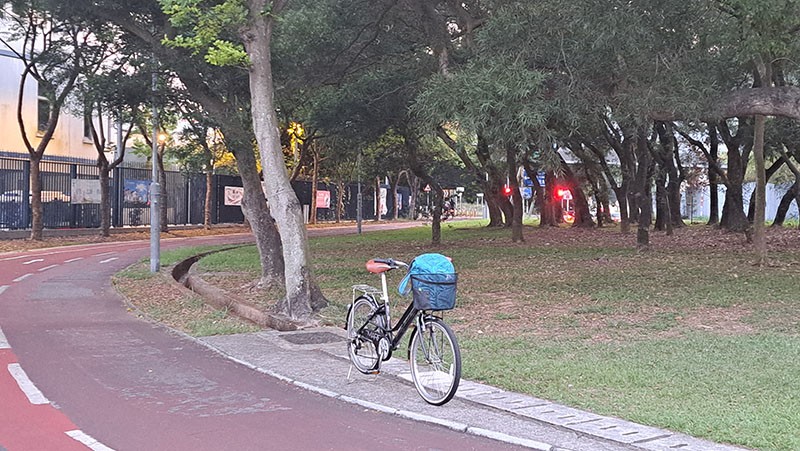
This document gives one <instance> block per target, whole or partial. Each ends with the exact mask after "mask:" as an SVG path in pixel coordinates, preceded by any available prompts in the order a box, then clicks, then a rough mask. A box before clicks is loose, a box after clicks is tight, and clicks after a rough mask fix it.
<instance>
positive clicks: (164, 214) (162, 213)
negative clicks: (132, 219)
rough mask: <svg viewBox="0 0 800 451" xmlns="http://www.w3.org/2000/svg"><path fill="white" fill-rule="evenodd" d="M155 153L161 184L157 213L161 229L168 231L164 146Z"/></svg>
mask: <svg viewBox="0 0 800 451" xmlns="http://www.w3.org/2000/svg"><path fill="white" fill-rule="evenodd" d="M157 154H158V162H157V164H158V183H160V184H161V208H160V210H159V211H158V213H157V214H158V215H160V216H161V231H162V232H168V231H169V224H168V223H167V203H168V200H169V199H168V194H167V191H168V190H167V171H165V170H164V148H163V147H161V149H159V151H158V152H157Z"/></svg>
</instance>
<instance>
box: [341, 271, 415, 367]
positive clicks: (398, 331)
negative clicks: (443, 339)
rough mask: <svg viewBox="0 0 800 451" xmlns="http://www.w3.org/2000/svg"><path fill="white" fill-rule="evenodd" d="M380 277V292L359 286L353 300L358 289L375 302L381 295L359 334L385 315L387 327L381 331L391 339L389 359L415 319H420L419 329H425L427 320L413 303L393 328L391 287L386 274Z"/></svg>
mask: <svg viewBox="0 0 800 451" xmlns="http://www.w3.org/2000/svg"><path fill="white" fill-rule="evenodd" d="M380 276H381V290H380V291H378V290H369V288H371V287H367V286H358V287H359V288H356V287H353V289H354V291H353V298H354V301H355V298H356V296H355V290H357V289H358V290H360V291H362V292H363V295H362V296H368V297H370V298H372V300H373V301H375V297H374V295H375V294H380V298H379V299H380V303H378V302H376V304H378V308H377V309H375V311H374V312H373V313H372V315H370V317H369V318H368V319H367V320H366V321H365V322H364V324H363V325H362V326H361V327H360V328H359V330H358V332H359V334H361V333H363V332H364V327H365V326H366V325H367V324H369V323H370V322H371V321H372V320H373V319H375V317H376V316H378V315H383V317H384V319H385V320H386V323H385V324H386V326H387V327H381V329H382V335H384V337H387V336H388V338H389V344H390V348H389V355H388V356H387V358H388V357H389V356H391V353H392V352H393V351H396V350H397V348H398V347H399V346H400V341H401V340H402V339H403V337H404V336H405V334H406V332H408V328H409V327H411V323H412V322H414V319H415V318H417V319H418V320H417V324H416V326H417V327H423V325H424V320H425V318H424V317H425V314H424V312H422V311H420V310H417V309H416V308H414V303H413V302H411V303H410V304H408V307H406V310H405V311H404V312H403V314H402V316H401V317H400V320H399V321H398V322H397V324H395V325H394V326H392V318H391V311H390V308H389V286H388V283H387V280H386V273H381V274H380ZM365 335H366V334H365ZM381 338H383V337H381ZM376 345H377V344H376Z"/></svg>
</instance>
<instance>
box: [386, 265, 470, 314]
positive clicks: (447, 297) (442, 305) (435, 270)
mask: <svg viewBox="0 0 800 451" xmlns="http://www.w3.org/2000/svg"><path fill="white" fill-rule="evenodd" d="M457 280H458V276H457V274H456V270H455V267H454V266H453V262H451V261H450V259H449V258H447V257H445V256H444V255H442V254H422V255H420V256H418V257H417V258H415V259H414V260H413V261H412V262H411V266H410V267H409V268H408V274H406V276H405V277H404V278H403V280H402V281H400V285H399V286H398V287H397V291H399V292H400V294H401V295H403V296H406V295H408V293H409V292H413V295H414V308H416V309H417V310H450V309H452V308H453V307H455V306H456V281H457Z"/></svg>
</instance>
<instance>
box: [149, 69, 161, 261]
mask: <svg viewBox="0 0 800 451" xmlns="http://www.w3.org/2000/svg"><path fill="white" fill-rule="evenodd" d="M153 61H155V58H153ZM157 92H158V74H157V73H156V69H155V67H154V68H153V88H152V93H153V152H152V158H151V161H152V167H153V171H152V175H151V177H152V178H151V181H150V272H151V273H157V272H158V270H159V268H160V267H161V241H160V239H161V185H160V184H159V183H158V105H157V103H156V94H157Z"/></svg>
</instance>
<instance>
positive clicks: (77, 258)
mask: <svg viewBox="0 0 800 451" xmlns="http://www.w3.org/2000/svg"><path fill="white" fill-rule="evenodd" d="M78 260H83V257H75V258H70V259H69V260H64V263H72V262H76V261H78Z"/></svg>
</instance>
